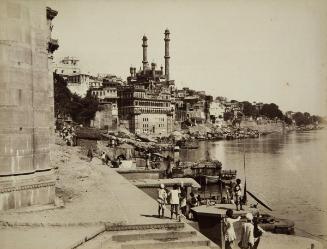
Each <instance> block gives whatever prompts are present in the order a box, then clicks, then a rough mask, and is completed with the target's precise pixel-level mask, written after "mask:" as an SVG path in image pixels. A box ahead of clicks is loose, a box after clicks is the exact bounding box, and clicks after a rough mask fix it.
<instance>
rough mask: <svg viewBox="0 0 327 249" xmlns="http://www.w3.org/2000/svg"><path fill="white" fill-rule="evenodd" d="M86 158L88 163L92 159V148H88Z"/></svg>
mask: <svg viewBox="0 0 327 249" xmlns="http://www.w3.org/2000/svg"><path fill="white" fill-rule="evenodd" d="M87 157H88V158H89V160H90V162H91V161H92V159H93V151H92V148H89V150H88V152H87Z"/></svg>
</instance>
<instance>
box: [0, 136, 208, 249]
mask: <svg viewBox="0 0 327 249" xmlns="http://www.w3.org/2000/svg"><path fill="white" fill-rule="evenodd" d="M81 151H82V148H81V147H79V146H76V147H71V146H66V145H65V144H64V143H63V142H62V141H61V140H60V138H56V144H55V145H53V146H52V150H51V152H52V154H51V156H52V162H53V167H54V168H55V169H56V174H57V183H56V187H57V188H56V194H57V196H58V198H59V199H61V200H62V201H63V204H64V205H60V206H54V205H52V206H50V205H49V206H40V207H30V208H27V209H20V210H8V211H6V212H1V214H0V215H1V216H0V217H1V218H0V238H1V240H0V248H3V249H22V248H35V249H38V248H42V249H55V248H64V249H72V248H80V246H81V247H82V248H93V246H94V241H99V240H100V242H101V243H100V242H99V243H100V244H99V245H98V246H100V245H102V244H106V246H107V248H121V247H122V246H125V247H126V248H127V247H128V246H130V244H129V243H128V241H129V242H133V241H134V240H133V239H131V238H134V237H135V234H140V233H142V231H143V233H144V232H145V231H148V232H147V233H148V234H149V233H150V232H151V233H155V234H152V235H151V236H152V237H151V236H148V237H147V236H144V237H145V239H144V240H143V242H144V243H145V244H146V243H147V242H148V243H150V242H151V243H154V244H153V245H154V246H153V247H154V248H155V247H156V246H155V245H157V244H162V243H163V242H160V241H155V240H153V241H151V239H153V238H155V237H156V236H161V237H166V238H167V239H169V238H171V237H174V236H176V234H177V235H179V234H182V235H180V238H177V240H176V242H178V243H184V245H188V244H189V245H190V247H192V246H191V244H192V243H193V242H194V245H195V246H196V245H203V246H205V245H206V246H209V245H214V244H213V243H211V242H210V241H209V240H208V239H207V238H205V237H204V236H203V235H201V234H200V233H198V232H196V231H195V230H194V229H193V228H191V227H189V226H188V225H187V224H185V223H183V222H177V221H176V220H170V219H168V218H166V219H159V218H157V217H156V214H157V203H156V201H155V200H153V199H151V198H150V197H149V196H148V195H146V194H145V193H144V192H143V191H141V190H139V189H138V188H137V187H135V186H134V185H133V184H131V183H130V182H129V181H128V180H127V179H125V178H124V177H123V176H121V175H119V174H118V173H117V172H115V170H114V169H111V168H109V167H107V166H104V165H102V163H101V160H100V159H99V158H97V157H95V158H94V159H93V160H92V161H91V162H89V161H88V160H87V158H86V156H85V155H84V154H83V153H81ZM131 196H133V198H130V197H131ZM169 231H170V232H171V231H174V233H173V234H171V233H169ZM67 234H69V236H67ZM185 234H186V235H187V239H186V238H185V236H186V235H185ZM189 235H192V238H191V237H190V236H189ZM113 236H116V237H117V236H125V237H126V238H127V240H128V241H121V242H119V241H116V240H114V239H113ZM133 236H134V237H133ZM183 236H184V237H183ZM17 238H19V239H17ZM149 241H150V242H149ZM134 242H135V243H136V244H137V243H139V242H140V241H139V240H138V241H134ZM89 243H90V245H89ZM151 243H150V244H151ZM178 243H177V245H178ZM175 244H176V243H175V242H174V243H171V246H176V245H175ZM159 246H160V245H159ZM206 246H205V247H204V248H207V247H206ZM175 248H179V246H176V247H175Z"/></svg>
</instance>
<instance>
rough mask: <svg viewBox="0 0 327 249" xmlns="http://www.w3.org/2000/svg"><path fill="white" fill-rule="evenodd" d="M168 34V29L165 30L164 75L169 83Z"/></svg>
mask: <svg viewBox="0 0 327 249" xmlns="http://www.w3.org/2000/svg"><path fill="white" fill-rule="evenodd" d="M169 35H170V32H169V30H168V29H166V30H165V75H166V80H167V81H169V59H170V56H169V41H170V38H169Z"/></svg>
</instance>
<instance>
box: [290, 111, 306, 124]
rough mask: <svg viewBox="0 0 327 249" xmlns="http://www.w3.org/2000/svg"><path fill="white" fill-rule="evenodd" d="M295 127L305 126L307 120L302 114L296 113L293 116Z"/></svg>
mask: <svg viewBox="0 0 327 249" xmlns="http://www.w3.org/2000/svg"><path fill="white" fill-rule="evenodd" d="M293 119H294V120H295V123H296V125H307V119H306V117H305V116H304V114H303V113H302V112H297V113H295V114H294V115H293Z"/></svg>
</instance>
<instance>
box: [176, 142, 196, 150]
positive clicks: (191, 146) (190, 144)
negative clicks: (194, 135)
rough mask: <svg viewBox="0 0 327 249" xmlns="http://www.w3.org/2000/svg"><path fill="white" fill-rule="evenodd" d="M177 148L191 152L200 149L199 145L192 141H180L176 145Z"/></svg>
mask: <svg viewBox="0 0 327 249" xmlns="http://www.w3.org/2000/svg"><path fill="white" fill-rule="evenodd" d="M176 146H179V147H180V148H181V149H189V150H193V149H198V148H199V145H198V143H196V142H192V141H178V142H177V143H176Z"/></svg>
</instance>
